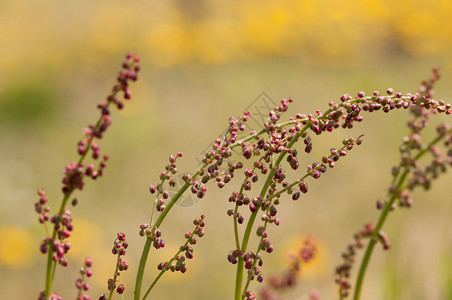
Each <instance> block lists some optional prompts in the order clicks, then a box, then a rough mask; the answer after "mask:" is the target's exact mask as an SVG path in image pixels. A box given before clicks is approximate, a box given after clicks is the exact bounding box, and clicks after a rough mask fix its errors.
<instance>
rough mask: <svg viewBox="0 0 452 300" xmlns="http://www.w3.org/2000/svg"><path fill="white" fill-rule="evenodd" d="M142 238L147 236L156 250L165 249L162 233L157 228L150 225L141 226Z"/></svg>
mask: <svg viewBox="0 0 452 300" xmlns="http://www.w3.org/2000/svg"><path fill="white" fill-rule="evenodd" d="M139 234H140V236H146V237H148V238H150V239H151V242H152V245H153V246H154V248H155V249H160V248H163V247H165V242H164V241H163V239H162V232H161V231H160V229H158V228H157V227H155V226H150V225H149V224H142V225H140V233H139Z"/></svg>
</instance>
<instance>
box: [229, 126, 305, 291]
mask: <svg viewBox="0 0 452 300" xmlns="http://www.w3.org/2000/svg"><path fill="white" fill-rule="evenodd" d="M310 126H311V122H308V123H307V124H306V125H304V126H303V128H302V129H300V131H299V132H298V133H297V134H296V135H295V136H294V137H293V139H292V140H291V141H290V142H289V143H288V144H287V148H290V147H291V146H292V145H293V144H294V143H295V142H296V141H297V140H298V138H299V137H300V136H301V134H302V133H303V132H304V131H306V130H307V129H308V128H309V127H310ZM286 154H287V151H283V152H281V153H280V155H279V156H278V158H277V159H276V161H275V163H274V165H273V167H272V169H271V171H270V173H269V174H268V176H267V180H266V181H265V184H264V186H263V187H262V190H261V193H260V196H261V197H262V198H264V197H265V195H266V193H267V190H268V188H269V187H270V184H271V181H272V179H273V175H274V174H275V172H276V169H277V168H278V166H279V165H280V163H281V161H282V159H283V158H284V156H285V155H286ZM258 211H259V207H257V209H256V211H255V212H253V213H252V214H251V216H250V218H249V220H248V223H247V226H246V229H245V233H244V234H243V239H242V248H241V251H242V252H246V249H247V247H248V242H249V238H250V235H251V230H252V228H253V225H254V221H255V219H256V216H257V212H258ZM243 269H244V261H243V258H242V256H240V257H239V260H238V262H237V273H236V280H235V300H240V299H242V295H243V293H244V292H245V291H242V284H243Z"/></svg>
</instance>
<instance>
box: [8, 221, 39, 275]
mask: <svg viewBox="0 0 452 300" xmlns="http://www.w3.org/2000/svg"><path fill="white" fill-rule="evenodd" d="M0 236H1V237H2V242H1V243H0V264H1V265H4V266H6V267H11V268H23V267H27V266H29V265H30V263H31V261H32V260H33V258H34V257H35V256H36V255H37V254H38V253H39V249H38V246H37V245H38V242H37V241H36V239H35V237H34V236H33V234H32V233H30V232H29V231H28V230H26V229H24V228H21V227H18V226H14V225H7V224H3V225H0Z"/></svg>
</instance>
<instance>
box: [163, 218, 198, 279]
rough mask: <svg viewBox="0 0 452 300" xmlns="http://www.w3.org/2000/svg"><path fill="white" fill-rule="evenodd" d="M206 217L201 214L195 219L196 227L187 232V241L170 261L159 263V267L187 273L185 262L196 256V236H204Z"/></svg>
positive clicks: (164, 269)
mask: <svg viewBox="0 0 452 300" xmlns="http://www.w3.org/2000/svg"><path fill="white" fill-rule="evenodd" d="M204 219H205V216H204V215H201V217H200V218H199V219H195V220H193V224H194V225H195V229H194V230H193V231H188V232H186V233H185V239H186V242H185V243H184V244H183V245H181V246H180V247H179V251H178V252H177V253H176V254H175V255H174V256H173V257H172V258H171V259H170V260H169V261H167V262H161V263H159V264H158V266H157V269H159V270H160V271H163V272H165V271H168V270H171V272H176V271H179V272H181V273H185V272H186V271H187V266H186V263H185V262H186V260H187V259H193V257H194V256H193V251H194V250H193V245H195V244H196V243H197V239H196V237H199V238H201V237H203V236H204V226H205V223H204Z"/></svg>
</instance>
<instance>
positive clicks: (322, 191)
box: [0, 0, 452, 299]
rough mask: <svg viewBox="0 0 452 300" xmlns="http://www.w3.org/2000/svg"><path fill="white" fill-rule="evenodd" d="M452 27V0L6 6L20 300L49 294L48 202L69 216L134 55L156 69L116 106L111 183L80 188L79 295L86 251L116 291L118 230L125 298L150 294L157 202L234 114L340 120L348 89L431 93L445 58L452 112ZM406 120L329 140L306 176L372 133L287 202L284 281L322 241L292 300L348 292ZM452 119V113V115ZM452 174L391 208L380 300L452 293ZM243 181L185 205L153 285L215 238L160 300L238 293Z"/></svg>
mask: <svg viewBox="0 0 452 300" xmlns="http://www.w3.org/2000/svg"><path fill="white" fill-rule="evenodd" d="M451 17H452V2H450V1H445V0H444V1H439V0H433V1H421V0H414V1H408V0H400V1H388V0H379V1H377V0H351V1H334V0H326V1H314V0H301V1H296V0H284V1H265V0H264V1H263V0H260V1H220V0H214V1H206V0H171V1H142V0H137V1H130V2H126V1H116V0H110V1H105V0H98V1H83V0H82V1H69V2H67V1H55V0H45V1H22V0H14V1H13V0H3V1H0V36H1V41H2V46H1V47H0V70H1V73H0V130H1V135H0V136H1V138H0V237H1V243H0V286H1V290H2V298H4V299H36V298H37V295H38V293H39V292H40V291H41V290H43V289H44V273H45V256H44V255H42V254H40V252H39V244H40V241H41V239H42V238H43V237H44V235H45V231H44V228H43V226H40V225H39V224H38V222H37V215H36V213H35V212H34V209H33V204H34V202H36V201H37V199H38V196H37V194H36V191H37V189H38V188H40V187H44V188H45V190H46V193H47V195H48V197H49V204H50V205H51V206H52V208H53V211H52V212H54V211H55V209H56V207H58V206H59V204H60V201H61V198H62V194H61V192H60V189H61V183H60V182H61V178H62V172H63V169H64V166H65V164H66V163H68V162H70V161H74V160H76V159H77V153H76V149H77V148H76V144H77V141H78V140H79V139H80V138H81V136H82V129H83V128H84V127H86V126H87V125H88V124H90V123H92V122H94V121H95V120H96V119H97V116H98V112H97V110H96V109H95V107H96V105H97V103H98V102H99V101H100V100H102V99H104V97H105V96H106V95H107V93H108V92H109V90H110V89H111V86H112V85H113V84H114V82H115V78H116V75H117V72H118V71H119V69H120V63H121V62H122V60H123V57H124V55H125V53H127V52H128V51H135V52H136V53H138V54H139V55H140V56H141V64H142V71H141V73H140V76H139V80H138V82H137V83H135V84H133V85H132V87H131V89H132V93H133V97H132V100H131V101H130V102H127V103H126V105H125V108H124V110H123V111H121V112H117V111H115V112H113V114H112V121H113V126H112V127H111V128H110V129H109V132H108V133H107V134H106V136H105V138H104V139H103V140H102V142H101V145H100V146H101V151H102V153H107V154H109V155H110V157H111V158H110V161H109V164H108V166H107V169H106V174H105V175H104V176H103V177H102V178H100V179H99V180H98V181H96V182H92V181H89V180H87V182H86V185H85V188H84V190H83V192H76V194H75V196H76V197H77V198H78V200H79V205H77V206H76V207H75V208H73V209H72V212H73V221H74V234H73V237H71V239H70V241H71V243H72V245H73V249H72V250H71V251H70V252H69V254H68V260H69V267H68V268H65V269H63V268H59V270H58V271H57V279H56V281H55V285H54V290H55V291H56V292H57V293H58V294H60V295H62V296H63V297H65V299H73V298H75V293H76V291H75V285H74V281H75V279H76V278H77V277H78V272H77V270H78V268H79V267H80V266H81V265H82V264H83V260H84V258H85V257H86V256H89V257H92V259H93V261H94V265H93V268H92V269H93V272H94V275H93V277H92V279H90V280H89V282H90V283H91V285H92V288H91V290H90V294H91V296H92V299H97V298H98V297H99V295H100V294H102V293H104V292H105V291H106V282H107V279H108V278H110V277H111V276H112V273H113V271H114V263H115V257H114V256H113V255H111V254H110V253H111V247H112V242H113V240H114V238H115V236H116V233H117V232H124V233H126V235H127V237H128V240H129V244H130V246H129V252H128V254H127V256H126V259H127V261H128V262H129V264H130V269H129V271H127V272H125V273H123V274H122V275H121V277H122V278H121V280H122V281H123V282H124V284H125V287H126V291H125V294H124V297H115V298H117V299H122V298H123V299H131V298H132V291H133V286H134V278H135V275H136V268H137V264H138V259H139V258H138V257H139V255H140V253H141V248H142V246H143V244H144V240H143V239H142V238H140V237H139V236H138V227H139V225H140V224H143V223H148V222H149V213H150V210H151V207H152V199H153V198H152V197H151V196H150V194H149V192H148V187H149V185H150V184H151V183H154V182H156V181H157V180H158V175H159V174H160V172H161V170H162V169H163V167H164V166H165V165H166V164H167V159H168V157H169V155H170V154H172V153H176V152H178V151H182V152H183V153H184V158H183V159H182V160H178V162H179V163H178V167H179V170H180V174H183V173H184V172H194V171H195V170H196V168H197V167H198V159H199V158H200V157H201V152H202V150H204V149H205V148H206V147H208V146H209V145H210V144H211V143H212V141H213V140H214V139H215V138H216V137H217V136H218V135H219V134H220V133H221V132H222V131H223V130H224V129H225V128H226V126H227V119H228V117H230V116H238V115H240V114H241V113H242V112H243V110H244V109H245V108H247V107H249V106H250V105H251V104H252V103H253V101H255V100H256V101H257V102H254V103H259V104H262V103H264V102H262V101H264V100H265V101H266V103H271V102H272V101H273V102H274V103H277V102H279V100H280V99H281V98H287V97H293V98H294V99H295V102H294V103H293V104H292V105H291V106H290V109H289V112H288V113H286V114H285V116H284V117H283V118H282V119H283V120H285V119H288V118H289V117H290V116H292V115H295V114H296V113H312V112H314V111H315V110H316V109H320V110H325V109H326V107H327V103H328V102H329V101H331V100H333V101H338V100H339V98H340V96H341V95H342V94H344V93H350V94H352V95H355V94H356V93H357V92H358V91H360V90H363V91H365V92H366V93H367V94H370V93H372V92H373V91H374V90H380V91H381V92H384V91H385V90H386V89H387V88H389V87H392V88H394V90H396V91H401V92H402V93H407V92H411V93H414V92H416V91H417V89H418V87H419V84H420V81H421V80H422V79H424V78H427V77H428V76H429V75H430V69H431V67H432V66H433V65H438V66H440V67H441V69H442V74H443V78H442V79H441V80H440V81H439V82H438V85H437V87H436V96H437V98H439V99H442V98H444V99H445V100H447V102H452V97H451V96H452V85H451V82H452V55H451V53H452V18H451ZM263 92H264V93H265V94H262V93H263ZM256 107H257V106H256V105H255V106H252V107H251V108H250V110H251V112H254V113H257V112H256V111H255V109H256ZM406 116H407V112H406V111H394V112H391V113H390V114H389V115H384V114H383V113H382V112H376V113H373V114H366V115H365V121H364V122H363V123H362V124H359V126H356V127H355V128H353V129H352V130H347V131H344V130H341V131H337V132H336V133H335V134H332V135H328V134H324V135H322V136H321V137H314V138H313V143H314V150H313V152H312V153H311V154H310V155H307V156H305V159H303V160H301V161H300V165H301V166H302V167H301V168H300V171H299V172H302V171H304V166H306V165H308V164H310V163H312V162H313V161H316V160H319V159H320V158H321V156H323V155H324V154H326V153H328V150H329V148H330V147H337V146H339V145H340V143H341V141H342V139H343V138H345V137H348V136H355V137H356V136H358V135H360V134H362V133H364V134H365V136H364V142H363V144H362V145H361V146H359V147H357V148H356V149H354V150H353V151H352V152H351V153H350V155H349V156H347V157H346V158H345V159H343V160H341V161H340V162H339V163H338V164H337V166H336V167H335V168H334V169H333V170H331V171H329V172H327V173H326V174H325V175H324V176H322V177H321V178H320V180H319V181H318V182H314V181H310V192H309V193H308V194H307V195H304V196H302V197H301V199H300V200H298V201H297V202H294V201H292V200H290V199H289V198H286V199H284V201H282V202H283V203H282V204H281V205H280V207H279V217H280V219H281V225H280V226H279V227H278V228H271V229H270V232H269V234H270V236H269V238H270V241H272V243H273V244H274V246H275V251H274V252H273V253H272V254H271V255H265V257H264V266H263V272H264V276H266V278H269V277H270V275H272V274H279V273H280V272H281V271H283V270H284V269H285V267H286V266H287V263H288V260H287V255H288V253H289V252H290V251H294V249H295V247H296V245H297V244H298V243H299V241H300V239H301V238H302V237H303V236H305V235H307V234H309V235H311V236H313V237H314V238H315V240H316V241H317V243H318V245H319V253H318V256H317V258H316V259H315V260H314V261H313V262H312V263H311V264H309V265H307V266H306V267H305V269H304V270H303V271H302V272H301V274H300V284H299V285H298V286H297V287H296V288H295V289H294V290H292V291H291V292H290V293H288V294H286V295H285V297H286V299H307V296H306V295H307V294H308V293H309V291H310V290H312V289H314V288H316V289H318V290H319V292H320V296H321V299H335V298H337V294H336V291H337V287H336V285H335V284H334V279H333V273H334V268H335V266H336V265H338V264H339V263H340V254H341V252H342V251H343V249H345V247H346V245H347V244H348V243H349V242H350V241H351V240H352V235H353V233H354V232H356V231H357V230H358V229H359V228H360V227H361V226H362V225H363V224H364V223H365V222H368V221H373V222H375V221H376V219H377V217H378V212H377V210H376V209H375V202H376V200H377V199H379V198H382V197H383V196H384V195H385V192H386V187H387V186H388V184H389V183H390V180H391V178H390V177H389V174H390V170H391V167H392V165H394V164H396V163H397V161H398V145H399V143H400V141H401V139H402V137H403V136H404V134H405V133H406V132H407V130H406V129H405V122H406ZM445 120H448V121H450V117H446V116H445V115H444V116H440V117H438V118H437V121H445ZM291 174H292V176H294V177H293V178H295V176H297V173H296V172H291ZM451 179H452V177H451V175H450V173H449V174H446V175H445V176H443V177H442V178H441V179H440V180H438V181H436V182H434V184H433V188H432V191H431V192H429V193H425V192H423V191H417V192H416V193H415V201H414V205H413V207H412V208H411V209H410V210H405V209H397V210H396V211H395V212H393V213H392V214H391V215H390V217H389V219H388V221H387V223H386V225H385V231H386V232H387V233H388V235H389V237H390V240H391V243H392V249H391V250H390V251H389V252H384V253H383V250H382V249H381V247H377V248H376V251H375V253H374V256H373V257H372V260H371V264H370V266H369V269H368V271H367V278H366V280H365V284H364V294H363V295H362V299H452V221H451V219H452V202H451V196H450V182H451ZM209 187H210V189H209ZM233 188H234V185H227V186H226V188H225V189H224V190H222V192H224V193H219V190H218V189H217V188H216V187H214V186H213V185H212V184H211V185H210V186H208V192H207V195H206V197H205V198H204V199H203V200H202V201H199V202H197V203H196V204H194V205H180V206H179V207H177V208H176V209H173V211H172V213H171V214H170V215H169V218H168V219H167V220H166V221H165V222H164V223H163V226H162V228H161V229H162V231H163V238H164V240H165V242H166V244H167V246H166V247H165V248H164V249H161V250H159V251H155V249H154V250H152V252H151V255H150V261H149V263H148V266H147V275H146V277H147V278H148V280H149V281H148V282H150V281H151V279H152V278H153V276H155V274H156V271H157V270H156V265H157V264H158V263H159V262H161V261H166V260H167V259H168V258H169V257H170V256H171V255H173V253H174V252H175V249H177V248H178V246H179V245H180V244H181V243H183V241H184V233H185V232H186V231H187V230H191V229H192V225H191V221H192V220H193V219H194V218H197V217H199V215H200V214H201V213H204V214H206V223H207V227H206V235H205V237H203V238H202V239H200V240H199V243H198V245H196V247H195V252H194V254H195V259H194V260H193V261H189V262H188V264H187V267H188V271H187V273H186V274H184V275H181V274H168V275H165V277H164V278H163V279H162V280H161V282H160V283H159V284H158V285H157V287H156V289H155V291H154V293H153V297H154V298H153V299H180V298H188V299H231V298H232V294H233V288H234V280H235V277H234V276H235V267H234V266H232V265H231V264H229V263H228V262H227V259H226V256H227V253H228V252H229V251H230V250H232V248H233V236H232V222H231V219H230V218H229V217H228V216H227V215H226V210H227V209H228V208H229V203H228V201H227V199H228V197H229V193H230V192H231V191H232V190H233ZM254 247H255V246H252V248H254ZM353 275H354V276H355V275H356V268H355V269H354V272H353ZM253 288H254V289H255V290H257V289H258V285H256V284H255V283H254V284H253Z"/></svg>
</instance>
